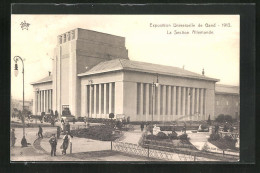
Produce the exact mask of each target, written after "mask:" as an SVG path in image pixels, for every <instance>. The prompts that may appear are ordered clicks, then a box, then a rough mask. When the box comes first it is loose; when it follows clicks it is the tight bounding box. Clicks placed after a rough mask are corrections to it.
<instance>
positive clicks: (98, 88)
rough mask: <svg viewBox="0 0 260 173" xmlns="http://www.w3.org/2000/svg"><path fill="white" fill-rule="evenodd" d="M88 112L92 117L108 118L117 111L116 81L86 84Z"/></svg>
mask: <svg viewBox="0 0 260 173" xmlns="http://www.w3.org/2000/svg"><path fill="white" fill-rule="evenodd" d="M86 90H87V92H86V95H87V96H86V97H87V100H86V101H87V105H86V106H87V107H86V112H87V114H89V117H90V118H108V114H109V113H114V111H115V83H114V82H112V83H102V84H92V85H87V86H86Z"/></svg>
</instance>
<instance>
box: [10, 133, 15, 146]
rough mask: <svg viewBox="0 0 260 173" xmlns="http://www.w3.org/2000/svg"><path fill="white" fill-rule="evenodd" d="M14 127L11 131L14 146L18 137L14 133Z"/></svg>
mask: <svg viewBox="0 0 260 173" xmlns="http://www.w3.org/2000/svg"><path fill="white" fill-rule="evenodd" d="M14 131H15V130H14V129H12V131H11V146H12V147H14V144H15V141H16V137H15V133H14Z"/></svg>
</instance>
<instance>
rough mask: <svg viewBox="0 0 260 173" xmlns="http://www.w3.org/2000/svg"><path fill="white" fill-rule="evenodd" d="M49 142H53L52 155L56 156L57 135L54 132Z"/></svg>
mask: <svg viewBox="0 0 260 173" xmlns="http://www.w3.org/2000/svg"><path fill="white" fill-rule="evenodd" d="M49 142H50V144H51V156H56V146H57V139H56V137H55V134H52V136H51V138H50V140H49Z"/></svg>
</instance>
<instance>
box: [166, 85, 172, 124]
mask: <svg viewBox="0 0 260 173" xmlns="http://www.w3.org/2000/svg"><path fill="white" fill-rule="evenodd" d="M167 97H168V105H167V107H168V114H167V119H166V120H167V121H169V120H170V121H171V120H172V118H171V117H172V116H171V115H172V109H171V108H172V106H171V105H172V102H171V101H172V87H171V86H168V96H167Z"/></svg>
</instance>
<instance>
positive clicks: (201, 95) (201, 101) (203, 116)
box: [200, 88, 205, 120]
mask: <svg viewBox="0 0 260 173" xmlns="http://www.w3.org/2000/svg"><path fill="white" fill-rule="evenodd" d="M203 100H204V99H203V89H202V88H201V89H200V115H201V118H202V120H205V115H204V114H203Z"/></svg>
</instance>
